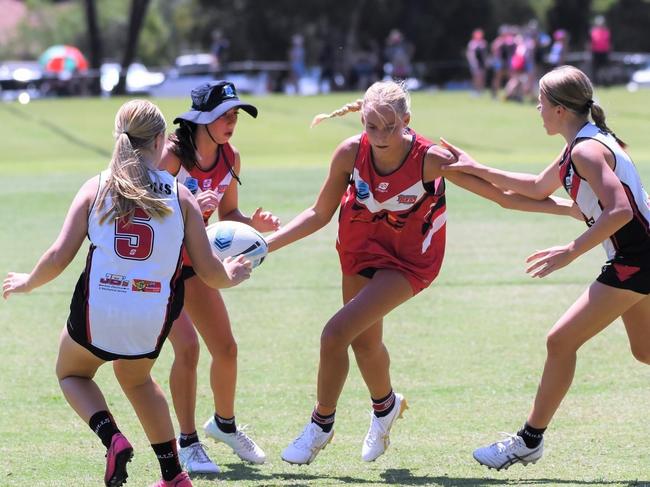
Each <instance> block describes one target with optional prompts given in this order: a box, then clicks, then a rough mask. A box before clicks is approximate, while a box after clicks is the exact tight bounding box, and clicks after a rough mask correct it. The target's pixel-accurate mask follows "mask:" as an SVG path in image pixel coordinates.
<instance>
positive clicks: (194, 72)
mask: <svg viewBox="0 0 650 487" xmlns="http://www.w3.org/2000/svg"><path fill="white" fill-rule="evenodd" d="M216 69H217V60H216V58H215V57H214V56H213V55H212V54H210V53H209V52H197V53H193V54H183V55H182V56H178V57H177V58H176V60H175V61H174V67H173V68H172V69H171V70H170V71H169V76H171V77H180V76H201V75H207V74H212V73H214V72H215V71H216Z"/></svg>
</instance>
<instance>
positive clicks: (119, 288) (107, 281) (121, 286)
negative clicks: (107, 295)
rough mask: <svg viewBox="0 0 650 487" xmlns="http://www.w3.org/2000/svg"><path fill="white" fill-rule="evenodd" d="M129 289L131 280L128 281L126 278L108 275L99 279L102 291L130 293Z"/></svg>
mask: <svg viewBox="0 0 650 487" xmlns="http://www.w3.org/2000/svg"><path fill="white" fill-rule="evenodd" d="M128 287H129V280H128V279H126V276H120V275H119V274H111V273H107V274H106V275H105V276H104V277H100V278H99V289H101V290H102V291H112V292H118V293H125V292H127V291H128Z"/></svg>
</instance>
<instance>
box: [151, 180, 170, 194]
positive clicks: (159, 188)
mask: <svg viewBox="0 0 650 487" xmlns="http://www.w3.org/2000/svg"><path fill="white" fill-rule="evenodd" d="M149 187H150V188H151V189H152V191H153V192H154V193H162V194H168V195H169V194H172V186H171V184H169V183H159V182H152V183H151V184H150V185H149Z"/></svg>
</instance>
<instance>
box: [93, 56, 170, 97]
mask: <svg viewBox="0 0 650 487" xmlns="http://www.w3.org/2000/svg"><path fill="white" fill-rule="evenodd" d="M121 69H122V67H121V65H120V64H119V63H113V62H110V63H104V64H102V66H101V68H100V73H101V74H100V76H101V79H100V83H101V86H102V91H103V92H105V93H111V92H112V91H113V90H114V89H115V87H116V86H117V83H118V82H119V80H120V71H121ZM163 81H165V75H164V74H163V73H160V72H157V71H149V69H148V68H147V67H146V66H145V65H144V64H141V63H133V64H131V65H130V66H129V69H128V70H127V72H126V92H127V93H149V92H150V91H151V89H152V88H153V87H154V86H158V85H159V84H161V83H162V82H163Z"/></svg>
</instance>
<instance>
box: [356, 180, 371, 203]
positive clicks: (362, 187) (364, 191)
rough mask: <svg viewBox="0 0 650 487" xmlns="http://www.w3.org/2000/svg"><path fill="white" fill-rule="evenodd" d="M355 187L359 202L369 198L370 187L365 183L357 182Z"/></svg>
mask: <svg viewBox="0 0 650 487" xmlns="http://www.w3.org/2000/svg"><path fill="white" fill-rule="evenodd" d="M355 186H356V188H357V198H358V199H360V200H365V199H366V198H367V197H368V196H370V187H369V186H368V184H367V183H366V182H365V181H361V180H357V181H355Z"/></svg>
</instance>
